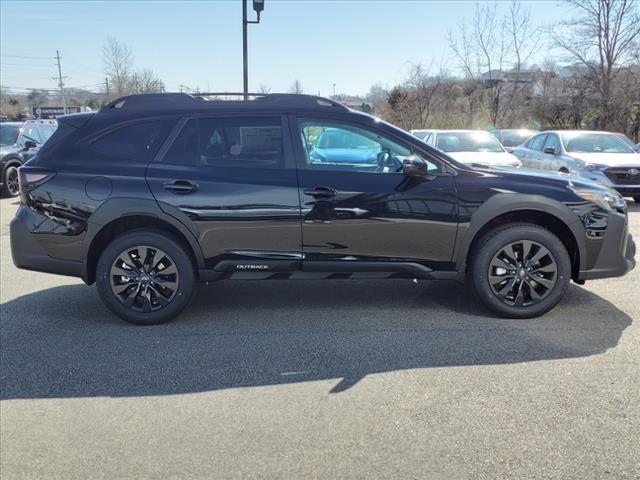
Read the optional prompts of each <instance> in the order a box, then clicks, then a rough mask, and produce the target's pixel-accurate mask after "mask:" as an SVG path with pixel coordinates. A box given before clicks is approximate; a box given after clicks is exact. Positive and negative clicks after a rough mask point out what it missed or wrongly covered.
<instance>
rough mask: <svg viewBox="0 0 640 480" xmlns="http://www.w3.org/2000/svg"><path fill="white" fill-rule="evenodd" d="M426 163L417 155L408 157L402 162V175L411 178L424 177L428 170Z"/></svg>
mask: <svg viewBox="0 0 640 480" xmlns="http://www.w3.org/2000/svg"><path fill="white" fill-rule="evenodd" d="M428 168H429V167H428V165H427V162H425V161H424V160H423V159H422V157H419V156H418V155H409V156H408V157H407V158H405V159H404V160H403V161H402V173H404V174H405V175H408V176H411V177H424V176H426V175H427V170H428Z"/></svg>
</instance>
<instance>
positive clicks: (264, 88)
mask: <svg viewBox="0 0 640 480" xmlns="http://www.w3.org/2000/svg"><path fill="white" fill-rule="evenodd" d="M258 93H264V94H265V95H266V94H267V93H271V87H270V86H269V85H265V84H264V83H261V84H260V86H259V87H258Z"/></svg>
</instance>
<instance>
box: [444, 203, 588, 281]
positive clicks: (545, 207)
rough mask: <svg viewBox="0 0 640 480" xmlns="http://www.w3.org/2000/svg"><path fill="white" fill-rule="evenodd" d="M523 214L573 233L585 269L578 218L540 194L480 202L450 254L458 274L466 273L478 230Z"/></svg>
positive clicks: (583, 236) (562, 205)
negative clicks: (546, 218) (552, 220)
mask: <svg viewBox="0 0 640 480" xmlns="http://www.w3.org/2000/svg"><path fill="white" fill-rule="evenodd" d="M526 211H535V212H542V213H546V214H549V215H553V216H554V217H556V218H557V219H559V220H560V221H562V222H563V223H564V224H565V225H566V226H567V228H569V230H570V231H571V233H572V234H573V237H574V239H575V241H576V244H577V246H578V252H579V256H580V269H581V270H582V269H584V268H585V265H586V263H585V262H586V249H587V247H586V241H585V234H584V226H583V225H582V222H581V221H580V218H579V217H578V216H577V215H576V214H575V213H573V212H572V211H571V210H570V209H569V207H567V206H566V205H564V204H563V203H561V202H558V201H557V200H553V199H551V198H549V197H545V196H542V195H530V194H520V193H498V194H496V195H494V196H493V197H491V198H490V199H489V200H487V201H486V202H484V203H483V204H482V205H481V206H480V207H479V208H478V209H477V210H476V211H475V212H474V213H473V214H472V215H471V218H470V221H469V222H467V223H462V224H460V228H459V230H458V238H457V239H456V246H455V249H454V254H453V255H454V256H453V258H454V261H455V263H456V270H457V271H458V273H459V274H460V275H461V276H462V275H464V273H465V272H466V264H467V256H468V254H469V249H470V247H471V244H472V243H473V241H474V240H475V239H476V237H477V235H478V233H479V232H480V231H481V230H482V227H484V226H485V225H487V224H488V223H489V222H490V221H491V220H493V219H495V218H497V217H500V216H501V215H505V214H507V213H517V212H526Z"/></svg>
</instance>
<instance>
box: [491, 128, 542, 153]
mask: <svg viewBox="0 0 640 480" xmlns="http://www.w3.org/2000/svg"><path fill="white" fill-rule="evenodd" d="M536 133H540V132H539V131H538V130H529V129H526V128H503V129H499V130H496V131H494V132H493V134H494V135H495V136H496V138H497V139H498V140H499V141H500V143H501V144H502V146H503V147H504V149H505V150H506V151H507V152H509V153H512V152H513V149H514V148H516V147H517V146H519V145H522V144H523V143H524V142H526V141H527V140H529V139H530V138H531V137H533V136H534V135H535V134H536Z"/></svg>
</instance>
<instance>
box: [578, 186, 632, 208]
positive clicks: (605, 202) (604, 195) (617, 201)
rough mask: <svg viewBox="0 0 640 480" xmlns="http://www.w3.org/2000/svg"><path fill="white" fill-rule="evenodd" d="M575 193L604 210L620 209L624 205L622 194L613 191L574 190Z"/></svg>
mask: <svg viewBox="0 0 640 480" xmlns="http://www.w3.org/2000/svg"><path fill="white" fill-rule="evenodd" d="M574 191H575V192H576V194H577V195H578V196H579V197H581V198H584V199H585V200H588V201H589V202H591V203H595V204H596V205H598V206H599V207H600V208H603V209H604V210H608V211H611V210H621V209H623V208H624V207H625V205H626V204H625V201H624V198H622V196H620V195H619V194H618V193H616V192H614V191H609V192H606V191H601V190H574Z"/></svg>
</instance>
